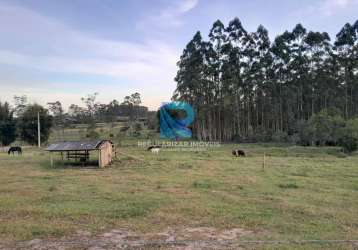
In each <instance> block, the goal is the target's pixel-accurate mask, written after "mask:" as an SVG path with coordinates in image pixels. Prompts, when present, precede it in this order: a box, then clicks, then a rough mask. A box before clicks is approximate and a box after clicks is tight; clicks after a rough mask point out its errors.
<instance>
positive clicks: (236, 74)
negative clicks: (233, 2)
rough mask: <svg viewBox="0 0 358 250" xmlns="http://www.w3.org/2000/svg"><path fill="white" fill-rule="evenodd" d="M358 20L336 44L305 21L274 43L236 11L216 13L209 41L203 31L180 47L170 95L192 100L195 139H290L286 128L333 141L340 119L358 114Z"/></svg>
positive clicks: (309, 138)
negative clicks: (227, 15) (225, 17)
mask: <svg viewBox="0 0 358 250" xmlns="http://www.w3.org/2000/svg"><path fill="white" fill-rule="evenodd" d="M357 23H358V22H356V23H355V24H354V25H351V24H346V25H345V26H344V27H343V28H342V30H341V31H340V32H339V33H338V35H337V38H336V41H335V42H334V43H331V42H330V37H329V35H328V34H327V33H326V32H313V31H309V30H307V29H305V28H304V27H303V26H302V25H301V24H297V25H296V26H295V27H294V28H293V29H292V31H285V32H284V33H283V34H280V35H278V36H277V37H276V38H275V40H274V41H273V42H271V41H270V39H269V36H268V31H267V30H266V29H265V28H264V27H263V26H262V25H260V26H259V27H258V29H257V30H256V31H254V32H248V31H246V30H245V28H244V27H243V25H242V23H241V21H240V20H239V19H238V18H234V19H233V20H232V21H230V22H229V24H228V25H227V26H225V25H224V24H223V23H222V22H221V21H220V20H217V21H215V22H214V24H213V26H212V28H211V29H210V32H209V35H208V37H209V40H208V41H205V40H203V38H202V35H201V33H200V32H199V31H198V32H196V33H195V34H194V36H193V38H192V39H191V40H190V41H189V42H188V44H187V45H186V47H185V49H184V50H183V53H182V55H181V57H180V60H179V62H178V68H179V69H178V72H177V75H176V78H175V81H176V82H177V88H176V90H175V92H174V95H173V99H174V100H181V101H186V102H188V103H190V104H192V106H193V107H194V110H195V113H196V120H195V121H194V124H193V127H194V128H195V129H194V130H193V135H194V137H196V138H198V139H202V140H219V141H229V140H233V139H237V138H240V140H244V141H265V140H267V139H269V140H272V139H273V140H275V141H278V140H279V141H282V140H283V141H286V140H287V139H286V138H285V137H286V136H285V135H283V134H281V135H280V133H282V132H283V133H286V134H287V135H289V137H290V136H292V135H293V134H295V137H296V138H294V140H293V141H297V137H299V140H300V142H301V144H305V145H310V144H318V145H325V144H336V143H337V140H338V139H339V137H340V135H339V133H338V132H339V131H340V128H341V127H342V126H344V124H343V118H344V119H345V120H348V119H352V118H354V117H356V116H357V115H358V106H357V97H358V88H357V87H356V83H357V80H358V78H357V74H356V72H357V71H358V63H357V62H358V60H357V56H356V55H357V44H358V36H356V34H357V32H358V24H357ZM276 133H277V134H276ZM272 135H274V136H273V137H272ZM270 137H271V138H270ZM236 141H238V140H236Z"/></svg>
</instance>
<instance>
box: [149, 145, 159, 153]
mask: <svg viewBox="0 0 358 250" xmlns="http://www.w3.org/2000/svg"><path fill="white" fill-rule="evenodd" d="M160 148H161V146H150V147H148V148H147V150H148V151H150V152H152V153H153V154H158V153H159V151H160Z"/></svg>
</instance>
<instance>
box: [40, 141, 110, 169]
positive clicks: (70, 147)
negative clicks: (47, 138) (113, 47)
mask: <svg viewBox="0 0 358 250" xmlns="http://www.w3.org/2000/svg"><path fill="white" fill-rule="evenodd" d="M45 150H46V151H48V152H50V158H51V166H54V158H53V154H54V153H60V154H61V158H62V160H64V159H65V158H66V159H67V161H70V160H73V161H75V162H78V163H81V164H82V165H87V164H89V163H90V153H91V152H97V154H98V155H97V156H98V159H97V163H98V166H99V167H101V168H102V167H105V166H108V165H109V164H111V163H112V161H113V158H114V155H115V148H114V144H113V143H112V142H111V141H110V140H95V141H66V142H57V143H53V144H51V145H50V146H48V147H47V148H46V149H45Z"/></svg>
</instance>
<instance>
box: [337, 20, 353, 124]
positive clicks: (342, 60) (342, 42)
mask: <svg viewBox="0 0 358 250" xmlns="http://www.w3.org/2000/svg"><path fill="white" fill-rule="evenodd" d="M334 45H335V51H336V55H337V59H338V62H339V65H340V70H339V72H338V76H339V82H340V84H341V85H342V86H343V87H344V92H345V93H344V96H345V99H344V115H345V118H346V119H348V118H350V117H351V116H352V115H355V114H357V108H356V107H355V106H356V103H357V101H358V99H357V91H358V87H357V83H356V82H355V81H354V79H355V76H356V74H357V71H358V63H357V61H358V21H357V22H356V23H355V24H354V25H351V24H349V23H347V24H345V25H344V26H343V28H342V29H341V31H340V32H339V33H338V34H337V36H336V41H335V44H334Z"/></svg>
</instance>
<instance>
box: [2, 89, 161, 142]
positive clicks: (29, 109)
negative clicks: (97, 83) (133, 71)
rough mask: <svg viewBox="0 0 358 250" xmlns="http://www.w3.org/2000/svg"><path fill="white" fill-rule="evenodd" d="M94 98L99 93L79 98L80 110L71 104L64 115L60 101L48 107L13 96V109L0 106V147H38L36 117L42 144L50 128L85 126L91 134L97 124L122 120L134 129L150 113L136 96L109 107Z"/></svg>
mask: <svg viewBox="0 0 358 250" xmlns="http://www.w3.org/2000/svg"><path fill="white" fill-rule="evenodd" d="M97 96H98V93H94V94H89V95H87V96H85V97H83V98H81V101H82V102H83V106H79V105H76V104H72V105H70V107H69V109H68V112H65V110H64V108H63V106H62V103H61V102H60V101H55V102H49V103H48V104H47V107H43V106H41V105H39V104H31V103H28V100H27V97H26V96H15V97H14V105H13V106H12V107H11V106H10V105H9V103H7V102H5V103H2V102H0V145H2V146H7V145H10V144H11V143H13V142H14V141H15V140H16V139H19V140H21V141H25V142H27V143H29V144H31V145H34V144H37V143H38V142H37V140H38V137H37V134H38V132H37V124H38V122H37V120H38V116H39V118H40V124H41V126H40V128H41V141H42V142H46V141H47V140H48V139H49V136H50V132H51V128H52V127H54V128H55V129H57V130H61V129H62V130H63V129H64V128H66V127H71V126H72V125H73V124H87V125H88V128H89V134H90V133H94V129H95V127H96V123H100V122H116V121H118V119H122V120H125V121H127V122H129V126H131V125H133V126H135V125H137V124H136V123H135V121H138V120H140V119H142V120H146V119H147V118H148V114H149V113H150V112H148V108H147V107H144V106H140V104H141V96H140V94H139V93H134V94H132V95H130V96H126V97H125V98H124V100H123V102H121V103H119V102H118V101H117V100H113V101H111V102H110V103H109V104H102V103H99V102H98V101H97V100H96V99H97ZM143 118H144V119H143ZM132 122H133V123H132ZM154 122H155V121H154Z"/></svg>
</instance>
